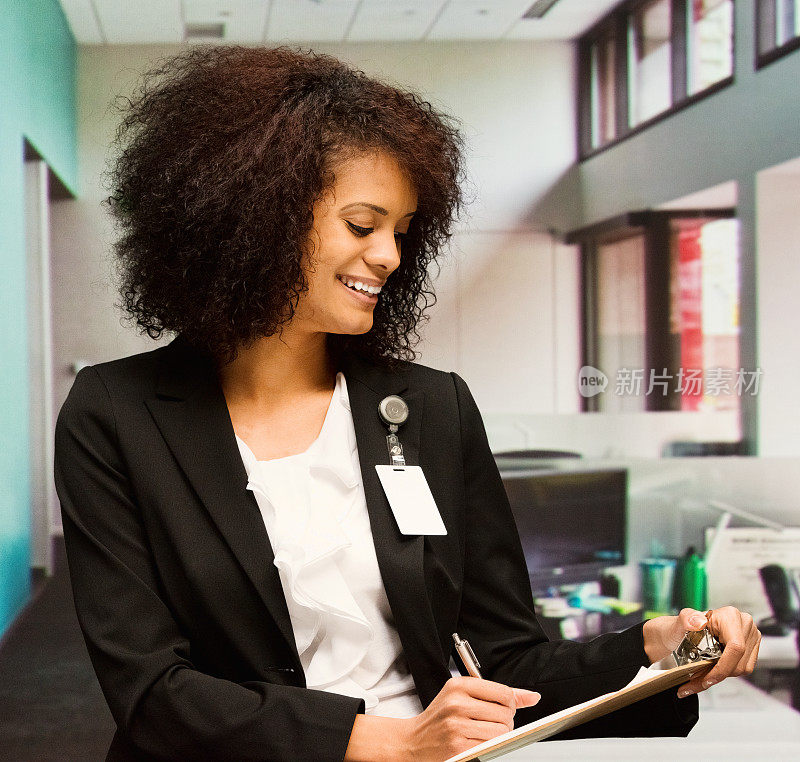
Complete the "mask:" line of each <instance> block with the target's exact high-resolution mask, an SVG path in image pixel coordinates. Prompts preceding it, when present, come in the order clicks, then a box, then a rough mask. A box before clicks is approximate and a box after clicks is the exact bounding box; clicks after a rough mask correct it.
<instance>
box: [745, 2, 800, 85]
mask: <svg viewBox="0 0 800 762" xmlns="http://www.w3.org/2000/svg"><path fill="white" fill-rule="evenodd" d="M770 11H771V22H772V23H771V32H772V34H771V37H770V39H771V43H769V44H771V47H769V48H768V49H766V50H765V49H764V46H763V40H762V34H764V21H765V17H766V16H767V14H768V13H769V12H770ZM775 13H776V9H775V0H756V7H755V43H756V44H755V67H756V71H758V70H759V69H762V68H763V67H765V66H769V64H771V63H774V62H775V61H777V60H778V59H780V58H783V57H784V56H785V55H788V54H789V53H792V52H794V51H795V50H797V49H798V48H800V34H798V35H795V36H794V37H792V38H791V39H790V40H787V41H786V42H784V43H783V44H781V45H776V44H775V40H774V39H773V38H774V32H775Z"/></svg>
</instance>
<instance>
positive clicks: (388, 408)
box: [378, 394, 408, 466]
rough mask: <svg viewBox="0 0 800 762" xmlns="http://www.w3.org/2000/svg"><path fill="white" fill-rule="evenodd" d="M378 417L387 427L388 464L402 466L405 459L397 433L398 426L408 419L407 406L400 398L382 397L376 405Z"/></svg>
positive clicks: (395, 396)
mask: <svg viewBox="0 0 800 762" xmlns="http://www.w3.org/2000/svg"><path fill="white" fill-rule="evenodd" d="M378 415H380V417H381V420H382V421H383V422H384V423H385V424H386V425H387V426H388V427H389V434H388V436H387V437H386V447H387V448H388V450H389V464H390V465H392V466H404V465H405V464H406V459H405V456H404V455H403V445H402V444H401V443H400V438H399V437H398V436H397V432H398V430H399V428H400V426H401V425H402V424H404V423H405V422H406V420H407V419H408V405H406V403H405V400H403V398H402V397H398V396H397V395H395V394H392V395H390V396H389V397H384V398H383V399H382V400H381V401H380V402H379V403H378Z"/></svg>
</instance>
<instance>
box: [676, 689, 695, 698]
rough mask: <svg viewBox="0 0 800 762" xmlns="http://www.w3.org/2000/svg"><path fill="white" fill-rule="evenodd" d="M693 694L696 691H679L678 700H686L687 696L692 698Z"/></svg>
mask: <svg viewBox="0 0 800 762" xmlns="http://www.w3.org/2000/svg"><path fill="white" fill-rule="evenodd" d="M693 693H694V691H693V690H690V689H689V688H681V689H680V690H679V691H678V698H686V697H687V696H691V695H692V694H693Z"/></svg>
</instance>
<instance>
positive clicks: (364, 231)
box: [345, 220, 375, 238]
mask: <svg viewBox="0 0 800 762" xmlns="http://www.w3.org/2000/svg"><path fill="white" fill-rule="evenodd" d="M345 224H346V225H347V227H349V228H350V230H351V232H352V233H353V235H357V236H358V237H359V238H363V237H364V236H365V235H369V234H370V233H371V232H372V231H373V230H374V229H375V228H362V227H361V225H356V224H355V223H354V222H350V221H349V220H345Z"/></svg>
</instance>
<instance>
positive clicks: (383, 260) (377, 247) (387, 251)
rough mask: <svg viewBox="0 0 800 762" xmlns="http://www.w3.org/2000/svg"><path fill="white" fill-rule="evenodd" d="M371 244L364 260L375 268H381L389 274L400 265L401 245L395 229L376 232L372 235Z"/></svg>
mask: <svg viewBox="0 0 800 762" xmlns="http://www.w3.org/2000/svg"><path fill="white" fill-rule="evenodd" d="M371 238H372V240H371V241H370V243H371V245H370V246H369V248H368V249H367V251H366V252H365V254H364V261H365V262H366V263H367V264H368V265H369V266H370V267H374V268H379V269H380V270H381V271H382V272H383V273H385V274H386V275H389V274H390V273H393V272H394V271H395V270H396V269H397V268H398V267H399V266H400V245H399V244H398V242H397V239H396V238H395V236H394V232H393V231H388V232H386V233H380V234H379V233H377V231H376V232H375V233H373V234H372V236H371Z"/></svg>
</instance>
